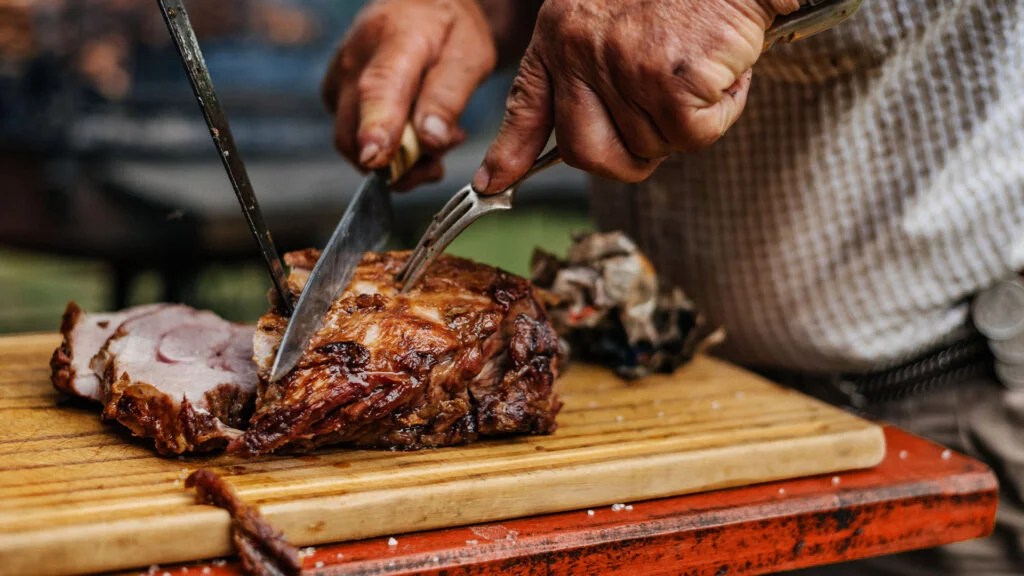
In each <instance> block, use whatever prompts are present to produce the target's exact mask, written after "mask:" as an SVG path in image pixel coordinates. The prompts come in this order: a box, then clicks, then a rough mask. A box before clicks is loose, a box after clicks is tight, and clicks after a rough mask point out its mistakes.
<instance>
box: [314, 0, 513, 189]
mask: <svg viewBox="0 0 1024 576" xmlns="http://www.w3.org/2000/svg"><path fill="white" fill-rule="evenodd" d="M496 62H497V51H496V48H495V42H494V36H493V34H492V32H491V28H490V26H489V24H488V22H487V18H486V17H485V15H484V12H483V11H482V10H481V8H480V6H479V4H478V2H477V0H376V1H374V2H373V3H371V4H370V5H368V6H367V7H366V8H365V9H364V10H363V12H362V13H360V15H359V17H358V18H357V20H356V22H355V23H354V24H353V26H352V28H351V30H350V31H349V34H348V36H346V38H345V40H344V41H343V42H342V44H341V46H340V47H339V48H338V51H337V53H336V54H335V56H334V60H333V62H332V63H331V65H330V68H329V69H328V71H327V76H326V77H325V79H324V84H323V99H324V103H325V104H326V105H327V107H328V108H329V109H330V110H331V111H333V112H334V114H335V125H334V126H335V128H334V142H335V146H337V148H338V150H339V151H340V152H341V153H342V154H343V155H344V156H345V157H346V158H348V159H349V160H350V161H351V162H352V163H353V164H355V165H356V166H357V167H359V168H361V169H364V170H375V169H378V168H383V167H385V166H387V164H388V162H389V161H390V160H391V158H392V157H393V156H394V154H395V152H396V151H397V149H398V144H399V140H400V137H401V134H402V129H403V127H404V126H405V123H406V121H407V120H411V121H412V124H413V127H414V128H415V130H416V135H417V137H418V138H419V141H420V146H421V147H422V149H423V152H424V156H425V157H426V158H427V159H426V160H425V161H421V162H420V164H418V165H417V166H416V167H415V168H413V169H412V170H411V171H410V172H409V173H408V174H406V176H405V177H404V178H403V179H402V182H400V183H399V186H398V187H399V188H409V187H412V186H414V185H416V184H417V183H420V182H424V181H435V180H439V179H441V177H442V176H443V169H442V167H441V163H440V160H439V157H440V155H441V154H443V153H444V152H446V151H447V150H448V149H450V148H451V147H452V146H455V145H457V144H458V143H460V142H461V141H462V140H463V139H464V138H465V135H464V134H463V132H462V130H461V129H460V128H459V127H458V120H459V117H460V116H461V115H462V111H463V110H464V109H465V107H466V103H467V102H468V101H469V97H470V95H471V94H472V93H473V91H474V90H475V89H476V88H477V86H479V85H480V83H481V82H482V81H483V80H484V78H486V77H487V76H488V75H489V74H490V73H491V72H492V71H493V70H494V67H495V64H496Z"/></svg>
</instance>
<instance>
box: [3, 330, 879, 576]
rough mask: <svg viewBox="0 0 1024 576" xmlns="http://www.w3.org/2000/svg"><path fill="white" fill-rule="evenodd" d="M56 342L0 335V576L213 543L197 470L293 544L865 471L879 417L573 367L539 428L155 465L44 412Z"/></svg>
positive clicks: (714, 380)
mask: <svg viewBox="0 0 1024 576" xmlns="http://www.w3.org/2000/svg"><path fill="white" fill-rule="evenodd" d="M58 341H59V338H58V337H57V336H55V335H31V336H16V337H7V338H0V574H19V575H20V574H68V573H77V572H95V571H102V570H113V569H119V568H132V567H139V566H148V565H150V564H154V563H168V562H179V561H188V560H195V559H201V558H211V557H216V556H223V555H227V554H230V553H231V551H232V548H231V543H230V537H229V520H228V515H227V513H226V512H224V511H222V510H220V509H217V508H213V507H209V506H199V505H196V504H194V503H193V501H192V494H191V493H190V492H189V491H186V490H185V489H184V486H183V479H184V478H185V476H186V475H187V474H188V473H189V472H190V471H191V470H193V469H195V468H198V467H202V466H206V467H214V468H215V469H217V470H218V471H220V472H221V473H223V474H226V475H227V476H228V479H229V481H230V482H231V484H232V485H234V486H235V487H236V488H237V490H238V491H239V493H240V494H241V496H242V497H243V498H244V499H246V500H247V501H250V502H254V503H258V504H259V505H260V508H261V510H262V511H263V513H264V514H265V515H266V516H267V517H268V518H269V519H270V520H271V522H272V523H274V524H275V525H276V526H278V527H279V528H281V529H283V530H284V531H285V533H286V534H287V535H288V538H289V539H290V540H291V541H292V542H293V543H295V544H299V545H308V544H317V543H323V542H330V541H340V540H348V539H356V538H366V537H372V536H383V535H391V534H399V533H402V532H409V531H414V530H423V529H428V528H439V527H445V526H453V525H459V524H467V523H475V522H483V521H491V520H500V519H505V518H512V517H517V516H526V515H533V514H541V513H545V512H554V511H562V510H572V509H578V508H587V507H595V506H602V505H608V504H612V503H620V502H622V503H626V502H631V501H637V500H641V499H650V498H656V497H663V496H669V495H675V494H683V493H688V492H698V491H705V490H710V489H714V488H723V487H727V486H738V485H744V484H752V483H756V482H763V481H768V480H778V479H784V478H792V477H797V476H806V475H812V474H822V473H830V472H836V471H840V470H850V469H855V468H864V467H870V466H874V465H875V464H877V463H878V462H880V461H881V459H882V456H883V454H884V451H885V444H884V438H883V435H882V430H881V428H880V427H878V426H876V425H874V424H871V423H868V422H865V421H863V420H860V419H857V418H855V417H853V416H851V415H848V414H846V413H844V412H842V411H840V410H837V409H834V408H832V407H829V406H827V405H825V404H823V403H820V402H817V401H815V400H812V399H809V398H807V397H805V396H803V395H801V394H798V393H795V392H791V391H787V390H785V389H782V388H780V387H777V386H775V385H773V384H771V383H769V382H767V381H765V380H763V379H760V378H758V377H756V376H753V375H751V374H749V373H748V372H745V371H743V370H740V369H738V368H735V367H732V366H730V365H727V364H724V363H722V362H719V361H716V360H713V359H711V358H705V357H700V358H697V359H696V360H695V361H694V362H693V363H691V364H690V365H688V366H686V367H685V368H683V369H682V370H680V371H679V372H677V373H676V374H674V375H672V376H658V377H652V378H648V379H646V380H643V381H640V382H634V383H626V382H623V381H621V380H619V379H618V378H616V377H615V376H614V375H613V374H612V373H610V372H609V371H606V370H603V369H599V368H595V367H591V366H586V365H575V366H572V367H571V368H570V369H569V370H568V371H567V372H566V374H565V375H564V376H563V377H562V379H561V380H560V381H559V384H558V385H559V387H560V391H561V395H562V398H563V400H564V401H565V407H564V408H563V410H562V412H561V414H560V415H559V418H558V421H559V426H560V427H559V430H558V432H557V433H556V434H554V435H553V436H547V437H530V438H514V439H508V440H496V441H486V442H480V443H478V444H474V445H471V446H467V447H460V448H446V449H440V450H425V451H420V452H384V451H356V450H345V449H337V448H336V449H325V450H321V451H318V452H316V453H315V454H312V455H308V456H300V457H262V458H257V459H251V460H246V459H241V458H236V457H228V456H215V457H213V456H208V457H189V458H178V459H174V458H161V457H158V456H155V455H154V453H153V452H152V451H151V450H150V449H149V447H148V446H147V444H146V443H144V442H137V441H132V440H131V439H130V438H129V437H128V436H127V435H126V434H125V433H123V432H122V431H121V430H120V429H119V428H117V427H115V426H112V425H105V424H102V423H101V422H100V421H99V416H98V414H97V413H96V411H94V410H90V409H88V408H83V407H79V406H63V407H61V406H58V405H57V401H58V396H57V395H56V393H55V392H54V391H53V390H52V389H51V387H50V384H49V381H48V378H49V368H48V365H47V362H48V360H49V356H50V354H51V352H52V351H53V349H54V347H56V346H57V344H58Z"/></svg>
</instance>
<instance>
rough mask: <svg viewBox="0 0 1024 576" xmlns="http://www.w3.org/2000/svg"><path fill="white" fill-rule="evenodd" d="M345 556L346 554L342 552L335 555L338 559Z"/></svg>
mask: <svg viewBox="0 0 1024 576" xmlns="http://www.w3.org/2000/svg"><path fill="white" fill-rule="evenodd" d="M344 556H345V555H344V554H342V553H341V552H338V553H337V554H335V555H334V557H335V558H337V559H338V560H341V559H342V558H343V557H344Z"/></svg>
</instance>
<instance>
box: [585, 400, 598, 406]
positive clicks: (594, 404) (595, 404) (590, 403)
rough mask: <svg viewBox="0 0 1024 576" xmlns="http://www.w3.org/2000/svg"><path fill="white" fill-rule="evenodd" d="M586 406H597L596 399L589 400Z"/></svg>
mask: <svg viewBox="0 0 1024 576" xmlns="http://www.w3.org/2000/svg"><path fill="white" fill-rule="evenodd" d="M587 408H597V400H591V401H590V402H587Z"/></svg>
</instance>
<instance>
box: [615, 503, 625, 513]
mask: <svg viewBox="0 0 1024 576" xmlns="http://www.w3.org/2000/svg"><path fill="white" fill-rule="evenodd" d="M625 509H626V505H625V504H612V512H619V511H620V510H625Z"/></svg>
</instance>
